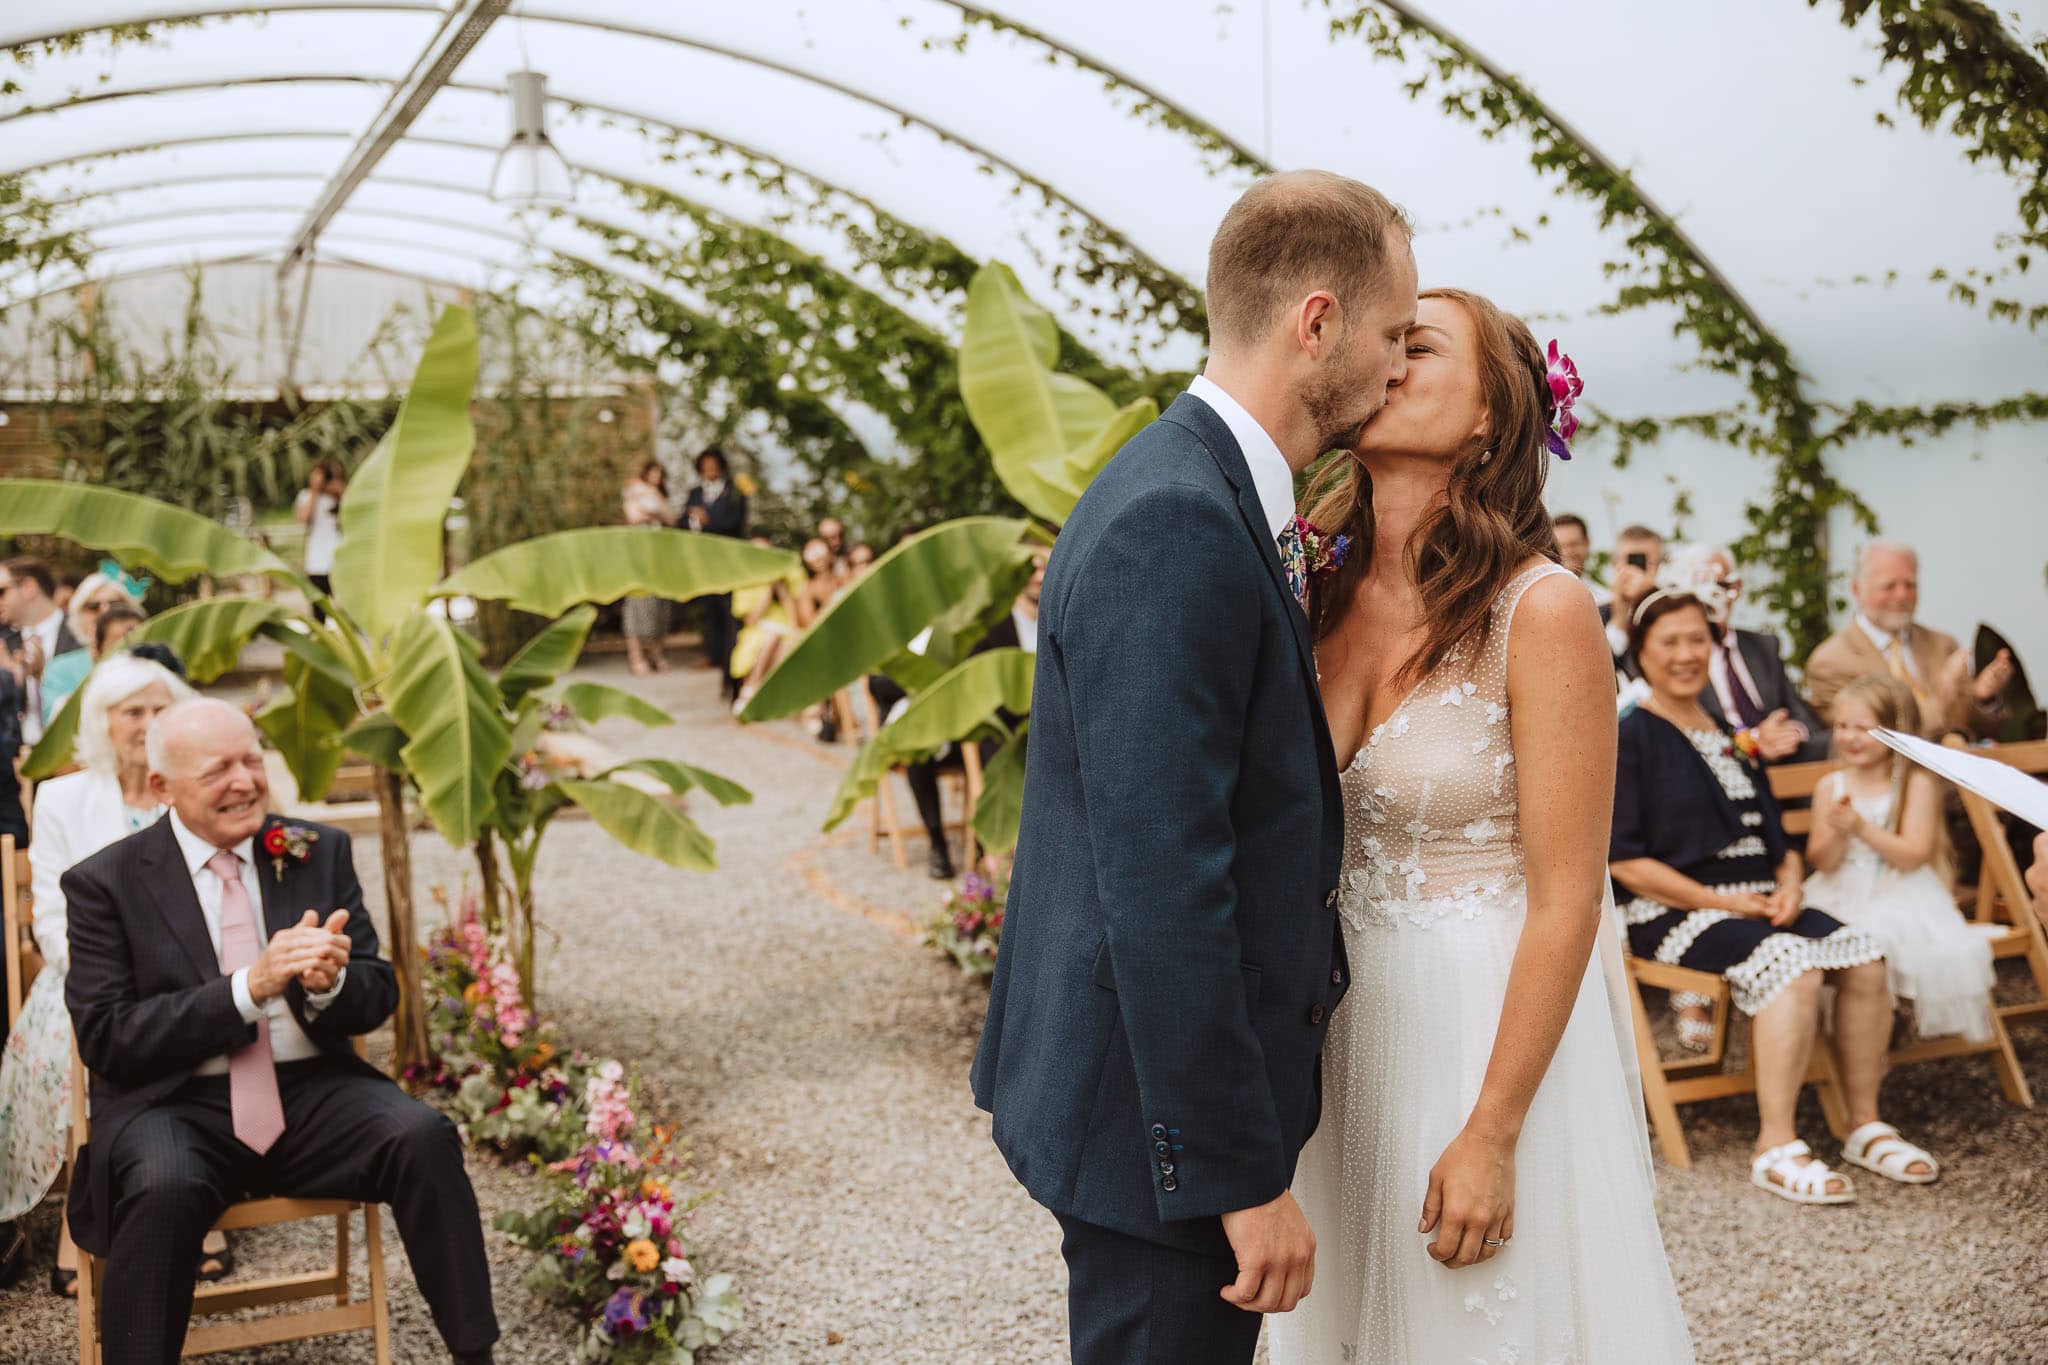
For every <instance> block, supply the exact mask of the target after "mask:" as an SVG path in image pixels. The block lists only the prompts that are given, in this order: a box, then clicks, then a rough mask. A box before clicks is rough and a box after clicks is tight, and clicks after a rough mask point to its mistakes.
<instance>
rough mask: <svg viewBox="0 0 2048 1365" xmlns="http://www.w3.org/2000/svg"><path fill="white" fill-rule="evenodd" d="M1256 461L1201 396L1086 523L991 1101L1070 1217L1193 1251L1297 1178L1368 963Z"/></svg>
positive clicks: (1014, 896)
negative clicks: (1354, 935) (1356, 955)
mask: <svg viewBox="0 0 2048 1365" xmlns="http://www.w3.org/2000/svg"><path fill="white" fill-rule="evenodd" d="M1310 645H1311V641H1310V638H1309V627H1308V622H1307V620H1306V619H1305V618H1304V617H1303V615H1302V613H1301V609H1300V608H1299V607H1298V606H1297V605H1296V604H1295V601H1294V598H1293V595H1292V594H1291V593H1290V592H1289V591H1288V589H1287V586H1286V579H1285V575H1284V574H1283V572H1282V570H1281V566H1280V559H1279V555H1278V552H1277V550H1276V548H1275V546H1274V543H1273V537H1272V536H1271V534H1270V533H1269V530H1268V527H1267V523H1266V518H1265V515H1264V513H1263V512H1262V511H1261V510H1260V506H1259V499H1258V494H1257V492H1256V491H1255V489H1254V486H1253V483H1252V478H1251V471H1250V469H1249V468H1248V466H1247V465H1246V463H1245V458H1244V455H1243V453H1242V452H1241V451H1240V450H1239V449H1238V445H1237V442H1236V440H1235V438H1233V437H1232V435H1231V434H1230V429H1229V428H1228V427H1227V426H1226V425H1225V424H1224V422H1223V419H1222V418H1221V417H1219V416H1218V415H1217V414H1216V412H1215V411H1214V410H1213V409H1212V408H1210V407H1209V406H1208V405H1207V404H1206V403H1204V402H1203V401H1202V400H1200V399H1198V398H1195V397H1191V396H1184V397H1182V398H1181V399H1180V400H1179V401H1178V402H1176V403H1175V404H1174V405H1173V406H1172V408H1170V409H1169V410H1168V411H1167V413H1166V414H1165V416H1164V417H1162V418H1161V419H1160V420H1159V421H1157V422H1154V423H1153V424H1152V425H1151V426H1149V427H1147V428H1146V429H1145V430H1143V431H1142V432H1140V433H1139V434H1138V435H1137V436H1135V437H1133V438H1132V439H1131V441H1130V442H1129V443H1128V444H1127V445H1125V446H1124V448H1123V449H1122V450H1121V451H1119V452H1118V453H1117V455H1116V457H1115V458H1114V459H1112V460H1111V461H1110V463H1109V465H1108V467H1107V468H1106V469H1104V470H1103V472H1102V474H1101V475H1100V476H1099V477H1098V478H1097V479H1096V480H1095V482H1094V484H1093V486H1091V487H1090V488H1089V490H1088V492H1087V494H1086V495H1085V496H1083V497H1082V499H1081V501H1080V503H1079V505H1078V506H1077V507H1075V509H1074V514H1073V516H1072V517H1071V518H1070V519H1069V520H1068V521H1067V523H1066V525H1065V526H1064V528H1063V529H1062V530H1061V532H1060V537H1059V542H1058V544H1057V545H1056V546H1055V547H1054V549H1053V552H1052V560H1051V563H1050V564H1049V565H1048V567H1047V569H1046V576H1045V587H1044V593H1043V595H1042V597H1041V598H1040V601H1039V617H1038V660H1037V671H1036V681H1035V686H1034V689H1033V693H1032V706H1031V739H1030V745H1029V749H1028V755H1027V758H1026V769H1025V771H1026V776H1025V782H1024V812H1023V823H1022V829H1021V833H1020V836H1019V839H1018V843H1017V855H1016V863H1015V866H1014V868H1013V871H1012V876H1011V882H1010V893H1009V900H1008V905H1007V907H1006V911H1005V915H1004V921H1003V945H1002V952H1001V953H1000V954H999V955H998V957H997V959H996V973H995V981H994V984H993V988H992V992H991V994H990V997H989V1010H988V1021H987V1025H986V1027H985V1028H984V1030H983V1032H982V1038H981V1048H980V1052H979V1054H978V1055H977V1056H976V1057H975V1060H974V1073H973V1081H974V1096H975V1101H976V1103H978V1104H979V1105H980V1106H981V1107H982V1108H984V1109H987V1110H989V1111H991V1112H992V1113H993V1114H994V1115H995V1140H996V1145H997V1146H998V1147H999V1148H1000V1149H1001V1150H1002V1153H1003V1155H1004V1157H1005V1158H1006V1159H1007V1160H1008V1161H1009V1163H1010V1168H1011V1170H1013V1171H1014V1172H1015V1173H1016V1175H1017V1178H1018V1179H1019V1180H1021V1181H1022V1182H1023V1183H1024V1186H1025V1188H1026V1189H1027V1190H1029V1191H1030V1193H1031V1195H1032V1197H1033V1198H1035V1199H1037V1200H1038V1202H1039V1203H1041V1204H1044V1205H1046V1206H1047V1207H1048V1208H1050V1209H1051V1210H1052V1211H1053V1212H1055V1213H1059V1214H1065V1215H1067V1216H1069V1217H1073V1218H1078V1219H1080V1220H1082V1221H1084V1222H1088V1223H1092V1224H1096V1225H1098V1226H1101V1227H1107V1228H1111V1229H1114V1230H1116V1231H1119V1232H1124V1233H1129V1234H1131V1235H1133V1236H1138V1237H1143V1238H1147V1239H1149V1240H1152V1241H1157V1242H1162V1243H1166V1244H1168V1245H1173V1246H1181V1247H1185V1248H1188V1249H1191V1250H1197V1251H1209V1252H1219V1251H1224V1250H1226V1249H1227V1245H1228V1244H1227V1242H1226V1241H1225V1240H1224V1238H1223V1233H1222V1226H1221V1224H1220V1223H1219V1222H1218V1221H1217V1215H1219V1214H1223V1213H1227V1212H1230V1211H1232V1210H1236V1209H1243V1208H1250V1207H1253V1206H1255V1205H1259V1204H1263V1203H1266V1202H1267V1201H1269V1200H1271V1199H1273V1198H1275V1197H1277V1196H1278V1195H1279V1194H1280V1193H1281V1192H1282V1191H1283V1190H1285V1189H1286V1188H1287V1186H1288V1184H1289V1182H1290V1181H1291V1180H1292V1178H1293V1175H1294V1165H1295V1159H1296V1157H1297V1156H1298V1155H1299V1153H1300V1151H1301V1146H1302V1144H1303V1143H1304V1142H1305V1141H1306V1140H1307V1139H1308V1136H1309V1134H1310V1133H1311V1132H1312V1131H1313V1130H1314V1128H1315V1125H1316V1120H1317V1118H1318V1117H1319V1116H1320V1114H1321V1081H1320V1075H1319V1071H1318V1058H1319V1055H1320V1053H1321V1050H1322V1045H1323V1034H1324V1032H1325V1030H1326V1029H1327V1027H1328V1020H1329V1015H1330V1011H1331V1010H1332V1009H1334V1008H1335V1007H1336V1004H1337V1001H1338V999H1339V997H1341V996H1342V994H1343V992H1344V986H1345V983H1346V982H1347V981H1348V979H1349V973H1348V971H1347V969H1346V964H1345V962H1344V957H1343V945H1342V941H1341V939H1340V938H1339V935H1338V930H1337V922H1336V915H1335V913H1334V912H1333V908H1332V907H1334V905H1335V904H1336V893H1335V888H1336V885H1337V875H1338V862H1339V858H1340V856H1341V847H1342V842H1343V810H1342V803H1341V799H1340V796H1339V793H1338V787H1337V774H1336V769H1335V763H1334V760H1333V758H1332V755H1331V748H1330V739H1329V733H1328V731H1327V729H1326V727H1325V724H1324V721H1323V709H1322V702H1321V698H1320V696H1319V694H1318V691H1317V687H1316V678H1315V667H1314V659H1313V655H1312V653H1311V649H1310Z"/></svg>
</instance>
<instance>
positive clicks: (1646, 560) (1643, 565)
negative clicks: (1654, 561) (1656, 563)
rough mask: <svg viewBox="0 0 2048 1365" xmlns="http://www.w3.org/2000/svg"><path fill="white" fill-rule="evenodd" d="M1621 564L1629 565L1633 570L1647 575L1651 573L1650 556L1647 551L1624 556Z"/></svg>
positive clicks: (1638, 551)
mask: <svg viewBox="0 0 2048 1365" xmlns="http://www.w3.org/2000/svg"><path fill="white" fill-rule="evenodd" d="M1621 562H1622V563H1624V564H1626V565H1628V566H1629V567H1630V568H1631V569H1641V570H1643V571H1644V572H1645V573H1647V572H1649V569H1650V556H1649V554H1648V552H1647V551H1643V550H1637V551H1636V552H1635V553H1634V554H1631V555H1626V556H1624V557H1623V558H1622V561H1621Z"/></svg>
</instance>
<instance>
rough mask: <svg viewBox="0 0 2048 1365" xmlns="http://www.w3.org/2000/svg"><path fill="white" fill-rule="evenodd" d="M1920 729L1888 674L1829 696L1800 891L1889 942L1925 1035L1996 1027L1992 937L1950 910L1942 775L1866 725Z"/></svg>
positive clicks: (1890, 966) (1902, 688) (1901, 993)
mask: <svg viewBox="0 0 2048 1365" xmlns="http://www.w3.org/2000/svg"><path fill="white" fill-rule="evenodd" d="M1876 729H1886V730H1904V731H1906V732H1907V733H1908V734H1912V733H1917V732H1918V731H1919V729H1920V712H1919V709H1918V708H1917V707H1916V706H1915V705H1914V704H1913V694H1912V692H1911V691H1909V690H1908V689H1907V687H1906V685H1905V684H1904V683H1902V682H1900V681H1899V680H1898V679H1897V678H1894V677H1892V676H1891V675H1890V674H1888V673H1873V674H1871V675H1870V676H1869V677H1867V678H1858V679H1857V680H1856V681H1855V682H1852V683H1850V684H1849V685H1848V686H1847V687H1845V688H1843V689H1842V690H1841V691H1840V692H1837V693H1836V694H1835V756H1836V757H1837V758H1839V759H1840V760H1841V763H1842V766H1841V767H1840V768H1838V769H1836V770H1835V771H1834V772H1831V773H1829V774H1828V775H1827V776H1826V777H1824V778H1822V779H1821V780H1820V785H1819V786H1817V787H1815V788H1814V791H1813V833H1812V834H1811V835H1810V836H1808V838H1807V841H1806V858H1807V861H1808V862H1810V863H1812V864H1813V868H1814V871H1813V875H1812V876H1810V877H1808V878H1807V879H1806V898H1807V899H1808V900H1810V901H1812V902H1813V903H1814V904H1816V905H1824V906H1826V907H1827V908H1828V911H1829V913H1831V914H1833V915H1834V916H1835V918H1837V919H1839V920H1841V921H1842V922H1843V923H1844V924H1853V925H1855V926H1856V927H1857V928H1859V929H1862V930H1864V931H1865V932H1867V933H1869V934H1870V936H1871V937H1872V938H1875V939H1876V940H1877V942H1878V945H1879V946H1880V947H1882V948H1883V949H1884V961H1885V970H1886V972H1887V974H1888V976H1889V977H1890V980H1891V989H1892V998H1893V999H1895V1000H1910V1001H1911V1002H1912V1003H1913V1022H1914V1025H1915V1028H1916V1029H1917V1031H1918V1032H1919V1035H1920V1036H1921V1037H1922V1038H1939V1037H1942V1036H1944V1035H1947V1034H1961V1035H1962V1036H1963V1037H1965V1038H1968V1039H1969V1040H1970V1041H1972V1042H1979V1043H1981V1042H1983V1041H1985V1040H1986V1039H1988V1038H1990V1037H1991V987H1992V985H1993V984H1994V983H1995V982H1996V980H1997V978H1996V976H1995V974H1994V972H1993V970H1992V966H1991V940H1989V939H1987V938H1985V937H1984V935H1982V934H1980V933H1978V932H1977V931H1976V929H1975V928H1974V927H1972V926H1971V924H1970V922H1969V921H1968V920H1966V919H1964V918H1963V916H1962V912H1960V911H1959V910H1957V909H1956V902H1955V888H1954V886H1953V885H1951V884H1950V882H1949V863H1950V860H1949V857H1948V848H1947V843H1948V840H1947V837H1946V831H1945V829H1944V827H1943V822H1942V816H1941V784H1940V782H1939V781H1938V780H1937V779H1936V778H1935V777H1934V776H1933V774H1931V773H1928V772H1926V771H1925V770H1923V769H1921V768H1918V767H1915V766H1914V765H1913V764H1912V763H1911V762H1909V761H1908V760H1907V759H1906V758H1904V757H1903V756H1902V755H1899V754H1896V753H1893V752H1892V751H1891V750H1890V749H1888V748H1886V747H1885V746H1884V744H1882V743H1880V742H1879V741H1878V740H1877V738H1876V737H1875V736H1873V735H1872V734H1871V731H1872V730H1876Z"/></svg>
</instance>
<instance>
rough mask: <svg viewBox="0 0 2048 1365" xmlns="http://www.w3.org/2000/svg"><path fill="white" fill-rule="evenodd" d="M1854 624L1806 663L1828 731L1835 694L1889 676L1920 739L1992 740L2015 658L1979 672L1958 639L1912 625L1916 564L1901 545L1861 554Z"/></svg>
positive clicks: (2002, 658) (1811, 694) (1854, 585)
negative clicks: (1867, 678) (1912, 712)
mask: <svg viewBox="0 0 2048 1365" xmlns="http://www.w3.org/2000/svg"><path fill="white" fill-rule="evenodd" d="M1849 595H1850V596H1851V597H1853V598H1854V599H1855V601H1856V616H1855V619H1854V620H1852V621H1850V622H1849V624H1848V625H1846V626H1844V627H1842V629H1840V630H1838V631H1836V632H1835V633H1834V634H1833V635H1830V636H1829V637H1828V638H1827V639H1825V640H1823V641H1822V642H1821V644H1820V647H1819V648H1818V649H1816V650H1814V651H1813V657H1812V658H1810V659H1808V660H1807V661H1806V696H1807V700H1809V701H1811V702H1812V703H1813V709H1814V710H1815V711H1817V712H1819V713H1820V716H1821V719H1823V720H1825V721H1828V722H1829V723H1830V724H1832V723H1833V720H1834V713H1833V709H1832V708H1833V706H1834V701H1835V694H1836V693H1837V692H1839V691H1841V690H1842V688H1843V687H1845V686H1847V685H1848V684H1849V683H1851V682H1853V681H1855V680H1856V679H1857V678H1860V677H1863V676H1864V675H1865V674H1868V673H1889V674H1891V675H1892V676H1893V677H1894V678H1897V679H1898V680H1899V681H1900V682H1902V683H1904V684H1905V685H1906V686H1907V687H1909V688H1911V689H1912V692H1913V701H1914V702H1915V704H1916V705H1918V706H1919V708H1920V726H1921V734H1922V735H1923V736H1925V737H1926V738H1928V739H1939V738H1941V737H1942V736H1943V735H1946V734H1949V733H1951V732H1952V731H1958V730H1960V731H1962V732H1963V733H1965V734H1967V735H1969V736H1970V737H1971V738H1972V739H1991V738H1994V737H1996V735H1997V732H1998V727H1999V725H2000V723H2001V722H2003V721H2004V719H2005V706H2004V703H2003V701H2002V700H2001V699H2000V694H2001V693H2003V692H2004V691H2005V685H2006V684H2007V683H2008V682H2010V681H2011V680H2012V675H2013V662H2012V654H2011V653H2010V652H2009V651H2007V650H2000V651H1999V652H1998V656H1997V657H1996V658H1994V659H1993V660H1992V661H1991V662H1990V663H1988V664H1986V665H1985V666H1984V669H1983V671H1982V672H1978V671H1977V670H1976V669H1975V668H1974V667H1973V665H1972V664H1971V661H1970V656H1969V654H1968V652H1967V651H1965V650H1963V649H1962V648H1961V647H1960V646H1958V645H1957V644H1956V641H1955V637H1954V636H1952V635H1944V634H1942V633H1941V632H1940V631H1938V630H1929V629H1928V628H1927V627H1926V626H1923V625H1920V624H1918V623H1917V622H1915V621H1914V620H1913V613H1914V611H1915V610H1916V609H1917V608H1918V607H1919V605H1920V558H1919V556H1918V555H1917V554H1915V553H1914V552H1913V551H1912V550H1911V549H1910V548H1908V547H1907V546H1904V545H1890V544H1886V543H1884V542H1882V541H1880V542H1878V543H1876V544H1874V545H1868V546H1865V547H1864V550H1863V554H1862V555H1861V556H1860V557H1859V558H1858V559H1857V561H1856V576H1855V578H1853V579H1852V580H1850V583H1849Z"/></svg>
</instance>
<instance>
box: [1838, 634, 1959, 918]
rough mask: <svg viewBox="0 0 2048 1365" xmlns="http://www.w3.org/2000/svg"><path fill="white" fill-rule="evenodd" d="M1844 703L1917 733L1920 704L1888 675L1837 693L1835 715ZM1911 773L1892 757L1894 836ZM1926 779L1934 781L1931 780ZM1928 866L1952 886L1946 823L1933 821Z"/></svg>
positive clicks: (1900, 756)
mask: <svg viewBox="0 0 2048 1365" xmlns="http://www.w3.org/2000/svg"><path fill="white" fill-rule="evenodd" d="M1845 701H1853V702H1859V703H1861V704H1862V705H1863V706H1864V707H1866V708H1867V709H1868V710H1869V711H1870V714H1871V717H1872V718H1873V719H1874V720H1876V721H1877V723H1878V725H1880V726H1881V727H1883V728H1884V729H1887V730H1902V731H1904V732H1905V733H1907V734H1909V735H1917V734H1919V733H1920V704H1919V703H1918V702H1916V701H1915V700H1913V690H1912V689H1911V688H1910V687H1907V686H1906V685H1905V684H1904V683H1902V682H1900V681H1899V680H1898V679H1897V678H1894V677H1892V676H1891V675H1890V674H1889V673H1870V674H1866V675H1865V676H1863V677H1861V678H1858V679H1856V681H1854V682H1852V683H1850V684H1848V685H1847V686H1845V687H1844V688H1843V689H1842V690H1841V691H1839V692H1837V693H1836V694H1835V707H1834V709H1835V713H1836V714H1837V715H1840V714H1841V710H1842V703H1843V702H1845ZM1913 771H1914V765H1913V763H1912V762H1911V761H1910V760H1909V759H1907V758H1906V756H1905V755H1904V754H1900V753H1894V754H1892V758H1891V773H1892V802H1891V815H1890V817H1889V818H1888V819H1887V820H1886V822H1885V824H1886V827H1887V828H1889V829H1890V830H1891V832H1892V833H1894V834H1896V833H1898V832H1899V826H1900V825H1901V824H1902V823H1903V822H1904V821H1905V818H1906V788H1907V786H1908V785H1909V784H1910V783H1911V782H1912V779H1913ZM1928 780H1929V781H1933V780H1934V779H1933V778H1932V777H1930V778H1929V779H1928ZM1928 865H1929V866H1930V867H1932V868H1933V869H1934V871H1935V875H1937V876H1939V877H1940V878H1941V880H1942V881H1943V882H1944V883H1945V884H1948V885H1951V886H1952V885H1953V884H1954V882H1955V849H1954V848H1953V847H1952V846H1951V845H1950V843H1949V838H1948V822H1947V821H1946V820H1943V819H1940V818H1937V819H1936V820H1935V822H1934V857H1933V858H1932V859H1930V860H1929V863H1928Z"/></svg>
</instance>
